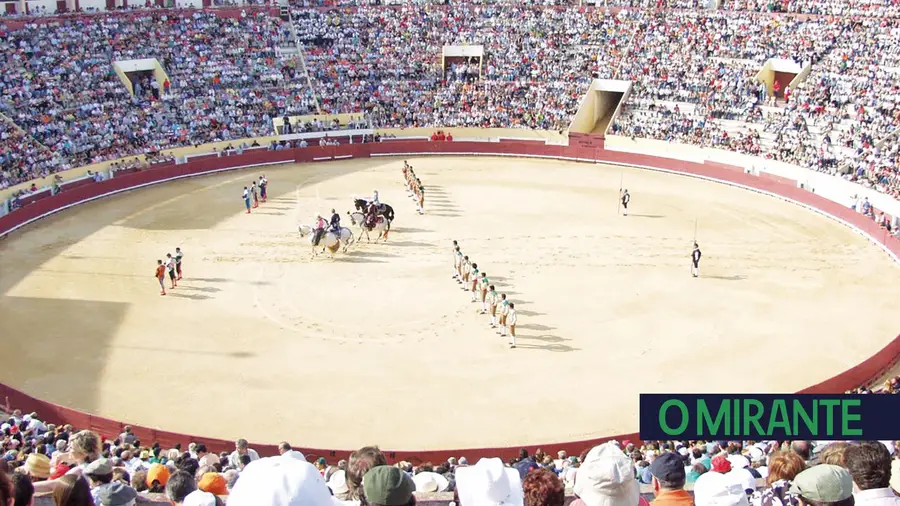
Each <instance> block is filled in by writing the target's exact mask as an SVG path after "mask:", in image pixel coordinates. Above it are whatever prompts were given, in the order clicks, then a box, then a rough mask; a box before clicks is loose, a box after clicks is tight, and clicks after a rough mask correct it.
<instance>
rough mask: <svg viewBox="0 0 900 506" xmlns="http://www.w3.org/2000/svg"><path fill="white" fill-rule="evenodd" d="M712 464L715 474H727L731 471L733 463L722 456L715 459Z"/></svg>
mask: <svg viewBox="0 0 900 506" xmlns="http://www.w3.org/2000/svg"><path fill="white" fill-rule="evenodd" d="M711 463H712V470H713V471H714V472H717V473H727V472H728V471H731V462H730V461H729V460H728V459H726V458H725V457H723V456H721V455H719V456H718V457H714V458H713V459H712V462H711Z"/></svg>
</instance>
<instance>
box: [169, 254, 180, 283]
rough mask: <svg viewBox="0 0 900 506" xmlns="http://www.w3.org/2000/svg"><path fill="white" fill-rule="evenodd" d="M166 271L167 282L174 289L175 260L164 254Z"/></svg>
mask: <svg viewBox="0 0 900 506" xmlns="http://www.w3.org/2000/svg"><path fill="white" fill-rule="evenodd" d="M166 270H167V271H169V280H170V281H171V282H172V288H173V289H174V288H175V287H176V286H178V284H177V283H175V259H174V258H172V254H171V253H166Z"/></svg>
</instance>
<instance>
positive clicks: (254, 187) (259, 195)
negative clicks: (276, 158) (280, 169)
mask: <svg viewBox="0 0 900 506" xmlns="http://www.w3.org/2000/svg"><path fill="white" fill-rule="evenodd" d="M268 186H269V180H268V179H266V175H265V174H263V175H261V176H259V182H258V183H257V181H253V182H252V183H250V186H249V187H247V186H245V187H244V193H243V195H242V196H241V198H242V199H243V200H244V207H246V208H247V214H250V209H251V203H250V201H251V200H252V201H253V205H252V208H253V209H256V208H257V207H259V202H260V201H262V202H265V201H266V199H267V198H268V195H267V193H266V188H267V187H268Z"/></svg>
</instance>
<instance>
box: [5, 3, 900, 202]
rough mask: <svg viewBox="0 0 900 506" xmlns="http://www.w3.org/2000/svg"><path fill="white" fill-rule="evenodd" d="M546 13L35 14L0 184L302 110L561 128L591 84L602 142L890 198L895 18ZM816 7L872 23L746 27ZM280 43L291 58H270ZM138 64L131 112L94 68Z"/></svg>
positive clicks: (16, 60) (797, 6) (226, 132)
mask: <svg viewBox="0 0 900 506" xmlns="http://www.w3.org/2000/svg"><path fill="white" fill-rule="evenodd" d="M552 3H553V4H554V5H549V6H548V5H539V6H534V5H518V4H516V5H513V4H506V3H499V4H487V5H482V4H477V3H472V4H469V3H465V2H463V3H460V4H455V5H454V6H453V7H452V8H450V7H448V6H445V5H435V4H434V3H430V2H420V3H413V4H405V5H404V6H403V7H381V6H371V5H367V4H368V2H352V1H346V0H344V1H341V2H339V3H338V6H335V4H334V3H332V2H307V3H297V4H295V5H294V6H293V7H292V8H291V19H292V21H293V26H290V25H288V24H287V23H284V22H283V21H282V20H281V19H279V18H278V17H277V13H276V12H275V11H272V10H269V9H247V10H244V11H242V12H240V14H239V15H233V14H232V15H224V14H222V12H216V11H165V10H149V11H134V12H129V13H125V14H115V15H101V14H98V15H91V16H76V17H66V18H59V20H58V21H55V20H54V22H48V21H51V20H53V18H49V19H48V18H38V19H36V20H33V21H29V22H27V23H26V24H25V25H24V27H23V28H21V29H14V30H9V35H10V36H9V39H8V40H7V41H5V42H4V43H2V44H0V50H2V56H3V57H4V59H5V60H6V61H7V62H9V65H8V66H9V67H10V68H11V71H10V72H5V73H4V74H3V75H2V76H0V104H2V112H3V113H4V114H5V115H6V116H7V117H8V118H10V119H11V120H12V121H13V122H15V124H16V125H17V126H18V127H21V128H22V129H24V131H25V132H26V134H27V136H25V137H22V136H21V135H19V134H11V133H10V134H4V135H5V136H6V137H7V138H11V136H12V135H16V136H17V137H16V138H20V139H22V141H21V142H8V141H6V142H4V151H3V153H4V155H3V156H4V158H3V159H4V160H7V159H8V160H15V163H16V166H15V167H13V166H12V165H11V163H10V162H7V165H5V166H4V168H5V169H6V172H9V173H10V176H8V177H7V176H4V177H3V181H2V184H3V185H5V186H8V185H11V184H14V183H15V182H20V181H21V180H25V179H29V177H38V176H40V175H42V174H46V173H48V172H52V171H57V170H63V169H66V168H69V167H73V166H80V165H85V164H87V163H90V162H95V161H101V160H108V159H114V158H119V157H122V156H126V155H133V154H140V153H146V152H158V151H159V150H161V149H168V148H172V147H177V146H185V145H195V144H200V143H205V142H211V141H217V140H231V139H240V138H247V137H255V136H261V135H267V134H272V133H273V126H272V122H271V119H272V118H273V117H281V116H284V115H299V114H306V113H312V112H316V98H318V99H319V102H320V104H321V111H322V112H325V113H341V112H365V113H366V114H367V115H368V117H369V119H370V121H371V123H372V124H373V125H374V126H380V127H413V126H419V127H457V126H472V127H512V128H531V129H544V130H564V129H566V128H567V126H568V122H569V120H570V119H571V117H572V115H573V114H574V112H575V110H576V109H577V107H578V104H579V101H580V98H581V96H582V95H583V94H584V92H585V91H586V89H587V85H588V83H589V82H590V80H591V79H592V78H594V77H600V78H616V79H624V80H630V81H632V82H633V83H634V88H633V93H631V95H630V96H629V98H628V100H627V103H626V104H625V107H624V108H622V111H621V114H620V115H619V116H618V118H616V120H615V121H614V122H613V124H612V125H611V130H610V132H611V133H615V134H621V135H627V136H632V137H649V138H656V139H666V140H671V141H678V142H687V143H693V144H699V145H703V146H715V147H722V148H725V149H732V150H736V151H740V152H744V153H751V154H758V155H761V156H765V157H768V158H771V159H774V160H782V161H786V162H790V163H795V164H800V165H803V166H806V167H808V168H812V169H815V170H819V171H823V172H829V173H833V174H835V175H837V176H844V177H847V178H848V179H852V180H858V181H860V182H862V183H864V184H868V185H874V187H875V188H876V189H878V190H879V191H882V192H885V193H888V194H891V195H896V193H897V191H898V190H897V188H898V186H897V176H896V169H895V166H893V165H891V164H890V163H887V160H886V159H885V157H886V156H888V154H889V153H891V152H892V150H891V146H893V141H892V140H891V139H892V132H894V131H895V129H896V126H897V122H898V111H897V108H896V106H895V97H896V96H897V93H896V91H897V85H895V82H896V81H897V79H896V78H895V72H896V69H897V68H898V67H900V65H898V63H900V52H898V48H897V46H898V44H897V42H896V36H895V34H896V31H897V30H898V25H897V23H898V20H897V19H896V17H895V15H894V14H895V11H896V9H897V6H896V5H893V4H892V3H888V2H876V1H858V2H849V3H846V2H831V3H825V4H822V3H820V2H799V1H794V2H781V1H774V0H773V1H770V2H765V3H763V2H753V1H740V0H736V1H733V2H730V1H726V2H724V4H723V6H722V8H721V9H718V10H709V9H706V8H704V7H706V3H705V2H702V3H701V2H697V1H695V0H679V1H649V0H646V1H645V0H622V1H618V2H612V3H610V4H609V5H611V6H619V7H624V8H623V9H609V10H607V9H599V8H589V7H579V6H572V5H565V4H566V2H552ZM763 4H764V5H763ZM323 5H324V6H326V7H325V8H323ZM660 9H662V10H660ZM823 9H824V10H825V11H827V12H824V13H828V14H838V15H843V16H847V15H858V14H871V13H876V14H877V15H879V16H885V17H883V18H880V19H877V20H875V19H868V18H866V19H863V20H862V21H859V22H856V21H853V22H851V21H849V20H848V19H847V18H840V17H838V18H830V17H819V16H813V17H807V18H796V17H792V16H786V15H784V16H772V15H768V14H760V13H757V12H754V11H761V10H763V11H769V12H804V13H806V12H809V13H813V14H816V13H820V12H822V11H823ZM146 33H152V34H155V37H144V36H142V35H143V34H146ZM295 35H296V39H295ZM296 41H299V43H300V44H301V46H302V51H301V54H300V55H299V56H298V55H296V53H294V52H283V51H280V49H281V48H283V47H292V46H293V44H294V43H295V42H296ZM214 42H215V43H214ZM454 44H481V45H483V46H484V54H485V57H484V60H483V62H482V64H481V66H480V68H478V66H477V65H476V66H473V68H472V69H471V70H472V72H470V73H469V74H468V77H467V78H465V79H460V78H459V76H460V75H462V74H457V73H456V72H454V67H452V66H448V68H447V69H446V71H445V69H444V68H442V67H441V63H440V62H441V60H440V51H441V48H442V47H443V46H445V45H454ZM144 57H153V58H156V59H157V60H158V61H159V62H160V63H161V64H162V65H163V67H164V68H165V69H166V71H167V72H168V75H169V76H170V79H171V83H170V87H169V88H168V92H165V91H166V90H162V91H163V92H162V93H161V94H160V96H159V98H158V99H156V98H154V97H153V95H152V94H151V93H148V90H147V88H146V87H145V88H144V89H143V90H141V91H142V92H140V93H137V94H136V96H132V95H131V94H130V93H129V91H128V90H127V89H126V88H125V86H123V85H122V83H121V82H120V81H119V79H118V77H117V76H116V74H115V73H114V72H112V70H111V64H112V62H114V61H117V60H126V59H138V58H144ZM769 58H784V59H789V60H793V61H796V62H798V63H801V64H807V63H811V64H812V66H811V72H810V73H809V75H808V76H807V79H806V81H805V82H804V83H802V84H801V85H800V86H799V87H798V89H796V90H785V92H787V93H785V94H784V95H783V96H780V97H778V98H777V99H776V98H774V97H772V96H771V95H770V93H769V90H767V89H766V87H765V86H764V85H762V84H761V83H759V82H757V81H756V79H755V74H756V72H757V71H758V70H759V68H760V67H761V66H762V65H763V63H764V62H765V61H766V60H768V59H769ZM301 59H305V62H306V65H307V68H308V70H309V80H308V81H307V79H306V78H305V74H303V72H301V69H300V65H301ZM476 69H477V70H478V72H475V70H476ZM479 73H480V76H479V75H478V74H479ZM473 74H474V77H475V78H473ZM309 83H311V84H312V88H310V86H309ZM4 128H11V127H4ZM13 131H17V129H13ZM885 139H887V142H886V143H885V146H881V143H882V142H883V141H884V140H885ZM41 147H46V148H47V149H41ZM878 160H880V161H881V162H879V161H878ZM10 169H12V171H15V172H16V175H13V174H12V171H11V170H10ZM23 170H25V171H27V173H23V172H22V171H23Z"/></svg>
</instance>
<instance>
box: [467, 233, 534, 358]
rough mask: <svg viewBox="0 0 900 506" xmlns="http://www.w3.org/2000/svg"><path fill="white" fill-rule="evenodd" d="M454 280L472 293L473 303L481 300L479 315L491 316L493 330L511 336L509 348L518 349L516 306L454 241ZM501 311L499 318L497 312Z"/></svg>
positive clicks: (504, 335)
mask: <svg viewBox="0 0 900 506" xmlns="http://www.w3.org/2000/svg"><path fill="white" fill-rule="evenodd" d="M453 279H455V280H456V282H457V283H459V284H461V285H462V289H463V290H468V291H471V292H472V302H478V301H479V300H481V311H479V314H488V312H490V315H491V328H492V329H496V328H498V327H499V330H497V333H498V334H500V335H501V336H503V337H506V336H509V347H510V348H515V347H516V322H517V321H518V319H519V317H518V314H516V304H515V303H514V302H511V301H510V300H508V299H507V298H506V294H505V293H498V292H497V287H496V286H494V285H493V284H491V281H490V279H489V278H488V275H487V273H486V272H481V271H479V270H478V264H477V263H475V262H473V261H472V260H471V259H470V258H469V256H468V255H463V253H462V251H461V250H460V249H459V243H458V242H457V241H453ZM498 309H499V312H500V314H499V317H498V315H497V311H498Z"/></svg>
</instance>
